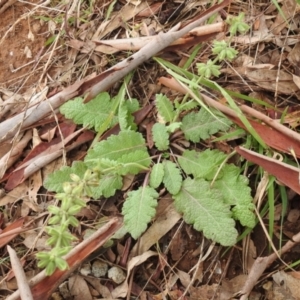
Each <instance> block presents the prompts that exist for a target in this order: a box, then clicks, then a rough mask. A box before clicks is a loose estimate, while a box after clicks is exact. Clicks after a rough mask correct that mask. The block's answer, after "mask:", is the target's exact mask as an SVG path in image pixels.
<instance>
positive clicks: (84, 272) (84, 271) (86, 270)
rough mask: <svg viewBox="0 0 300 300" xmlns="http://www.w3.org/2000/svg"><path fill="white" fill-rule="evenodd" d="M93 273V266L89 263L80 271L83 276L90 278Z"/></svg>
mask: <svg viewBox="0 0 300 300" xmlns="http://www.w3.org/2000/svg"><path fill="white" fill-rule="evenodd" d="M91 273H92V270H91V265H90V264H89V263H87V264H83V265H82V267H81V269H80V274H81V275H83V276H88V275H89V274H91Z"/></svg>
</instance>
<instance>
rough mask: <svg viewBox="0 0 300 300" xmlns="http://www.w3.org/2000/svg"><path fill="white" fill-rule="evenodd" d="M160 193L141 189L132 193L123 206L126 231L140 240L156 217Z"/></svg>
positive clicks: (148, 188)
mask: <svg viewBox="0 0 300 300" xmlns="http://www.w3.org/2000/svg"><path fill="white" fill-rule="evenodd" d="M157 198H158V193H157V192H156V191H155V190H154V189H153V188H151V187H148V186H146V187H140V188H139V189H138V190H136V191H131V192H129V193H128V195H127V199H126V201H125V203H124V205H123V209H122V214H123V215H124V224H125V229H126V230H127V231H128V232H129V233H130V234H131V236H132V237H133V238H134V239H138V238H139V237H140V235H141V234H142V233H143V232H144V231H145V230H146V228H147V225H148V223H149V222H150V221H151V219H152V218H153V217H154V216H155V212H156V210H155V207H156V206H157Z"/></svg>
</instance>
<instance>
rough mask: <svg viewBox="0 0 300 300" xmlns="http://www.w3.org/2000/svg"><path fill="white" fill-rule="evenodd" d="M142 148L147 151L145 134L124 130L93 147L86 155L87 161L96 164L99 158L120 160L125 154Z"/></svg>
mask: <svg viewBox="0 0 300 300" xmlns="http://www.w3.org/2000/svg"><path fill="white" fill-rule="evenodd" d="M137 150H141V151H145V152H147V148H146V142H145V140H144V138H143V136H142V135H141V134H140V133H138V132H135V131H130V130H124V131H121V132H120V133H119V134H118V135H111V136H110V137H109V138H108V139H107V140H104V141H101V142H99V143H97V144H96V145H95V147H94V148H93V149H91V150H90V151H89V152H88V154H87V156H86V157H85V162H86V163H88V164H92V165H94V164H95V162H97V161H98V160H99V159H102V158H108V159H111V160H116V161H117V160H118V159H119V158H120V157H122V156H123V155H124V154H130V153H132V152H134V151H137Z"/></svg>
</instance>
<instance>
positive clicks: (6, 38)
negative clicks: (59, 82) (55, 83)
mask: <svg viewBox="0 0 300 300" xmlns="http://www.w3.org/2000/svg"><path fill="white" fill-rule="evenodd" d="M34 4H35V2H34V1H32V4H24V3H18V4H16V5H13V6H11V7H9V8H8V9H7V10H6V11H5V13H2V15H1V19H0V28H1V33H0V36H1V51H0V63H1V64H0V83H1V86H2V87H5V88H7V89H9V90H11V91H14V92H15V91H16V90H18V89H20V88H21V89H22V90H23V91H24V90H26V89H28V87H32V86H33V85H34V84H36V83H37V82H38V81H39V80H40V75H41V74H42V68H41V66H40V65H39V64H38V62H39V59H40V57H41V55H42V54H43V49H44V45H45V41H46V40H47V36H48V35H49V31H48V26H47V25H46V24H45V25H41V22H40V20H38V19H35V18H34V17H32V16H30V10H32V8H33V7H34Z"/></svg>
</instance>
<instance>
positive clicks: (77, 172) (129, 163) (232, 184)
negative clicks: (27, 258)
mask: <svg viewBox="0 0 300 300" xmlns="http://www.w3.org/2000/svg"><path fill="white" fill-rule="evenodd" d="M220 47H221V44H220V43H215V48H214V49H218V48H219V50H215V51H214V52H215V53H216V55H217V56H219V55H221V57H222V59H225V58H227V59H228V58H233V56H234V55H235V54H236V53H235V50H234V51H233V50H230V49H229V48H227V47H224V45H223V44H222V49H223V50H224V51H225V52H223V50H220ZM222 53H223V54H222ZM224 53H225V54H224ZM201 70H202V71H201ZM203 70H204V71H203ZM217 70H218V68H214V67H213V64H212V63H211V62H210V63H209V64H208V65H206V66H203V65H200V66H199V74H200V77H199V78H198V79H196V81H194V82H189V84H190V85H193V84H194V87H195V88H196V87H198V83H199V82H201V80H202V79H203V77H205V76H207V75H210V76H211V75H215V76H216V75H218V71H217ZM129 79H130V76H128V77H127V78H125V81H124V84H123V86H122V87H121V89H120V91H119V94H118V95H117V96H116V97H114V98H112V99H111V98H110V97H109V95H108V94H107V93H101V94H99V95H98V96H97V97H96V98H95V99H93V100H91V101H90V102H89V103H88V104H83V99H81V98H76V99H74V100H72V101H69V102H68V103H66V104H64V105H63V106H62V107H61V113H63V114H64V115H65V116H66V117H67V118H71V119H73V121H74V122H75V123H77V124H82V125H84V126H85V127H87V128H94V129H95V130H96V131H97V132H98V134H97V137H96V139H95V141H94V143H93V145H92V147H91V148H90V149H89V151H88V153H87V155H86V157H85V158H84V161H77V162H74V163H73V164H72V166H70V167H63V168H62V169H61V170H58V171H56V172H55V173H53V174H51V175H50V176H49V177H48V178H47V180H46V181H45V183H44V185H45V187H46V188H47V189H48V190H52V191H55V192H56V193H57V194H56V199H57V200H58V201H59V203H60V205H59V206H49V212H50V213H51V214H52V216H51V218H50V220H49V223H48V226H47V228H46V232H47V233H48V235H49V236H50V238H49V240H48V244H49V245H50V246H52V250H51V251H50V252H41V253H38V254H37V257H38V259H39V264H38V265H39V266H40V267H43V268H44V267H45V268H46V273H47V274H48V275H49V274H51V273H53V271H54V270H55V268H57V267H58V268H60V269H62V270H63V269H66V268H67V267H68V266H67V263H66V262H65V261H64V260H63V258H62V256H63V255H65V254H66V253H67V252H68V251H69V249H70V247H71V243H72V242H73V240H74V237H73V235H72V234H71V233H70V232H69V226H77V225H78V221H77V219H76V217H75V215H76V214H77V213H78V212H79V211H80V209H81V208H82V207H84V206H85V205H86V201H88V200H89V199H90V198H93V199H99V198H100V197H105V198H107V197H110V196H113V195H114V194H115V192H116V191H117V190H119V189H121V188H122V185H123V177H124V176H126V175H128V174H132V175H137V174H140V176H139V178H142V175H144V179H143V184H141V185H140V187H139V188H137V189H134V190H131V191H129V192H128V193H127V197H126V199H125V202H124V205H123V209H122V214H123V215H124V227H125V229H126V230H127V232H129V233H130V234H131V235H132V237H133V238H135V239H137V238H138V237H139V236H140V235H141V234H142V233H143V232H144V231H145V230H146V228H147V225H148V224H149V222H150V221H151V219H152V218H153V217H154V216H155V207H156V206H157V201H158V198H159V193H158V190H161V189H162V188H165V189H166V190H167V191H168V192H169V193H170V194H171V196H172V198H173V199H174V205H175V207H176V208H177V210H178V211H179V212H181V213H182V215H183V218H184V220H185V221H186V222H187V223H189V224H193V226H194V228H195V229H197V230H201V231H203V233H204V235H205V236H206V237H207V238H210V239H212V240H214V241H216V242H219V243H220V244H222V245H224V246H230V245H234V244H235V243H236V241H237V236H238V232H237V230H236V229H235V221H236V220H237V221H239V222H240V223H241V224H242V225H243V226H247V227H253V226H254V225H255V216H254V213H253V210H254V205H253V204H252V197H251V193H250V192H251V191H250V188H249V187H248V180H247V178H246V177H245V176H243V175H240V169H239V168H238V167H237V166H235V165H233V164H228V163H227V160H228V159H229V156H227V155H226V154H224V153H222V152H220V151H218V150H205V151H202V152H198V151H195V150H186V149H183V148H182V147H181V146H180V145H178V144H176V142H174V141H173V140H172V136H173V133H174V132H176V134H177V136H180V137H181V139H183V140H186V141H191V142H193V143H199V142H200V141H202V140H206V139H208V138H210V137H211V136H212V135H213V134H216V133H217V132H219V131H227V130H228V129H229V128H230V126H231V122H230V121H229V120H228V119H227V118H226V117H225V116H224V115H223V114H221V113H220V112H218V111H216V110H214V109H209V108H207V107H206V106H205V105H204V104H203V103H202V101H201V99H200V100H199V99H196V100H195V99H189V98H188V97H184V99H183V100H182V101H178V100H175V101H174V102H172V101H171V100H170V99H168V98H167V97H166V96H165V95H161V94H160V95H156V108H157V111H158V120H159V122H157V123H155V124H154V125H153V127H152V136H153V141H154V145H155V147H156V149H157V154H156V155H154V156H152V157H151V156H150V154H149V152H150V151H149V150H150V149H148V147H147V143H146V141H145V139H144V137H143V136H142V134H141V133H139V132H136V131H135V130H136V129H137V126H136V124H135V123H134V119H133V116H132V113H133V112H134V111H136V110H137V109H138V102H137V100H135V99H130V100H127V101H125V96H126V93H125V91H126V84H127V83H128V81H129ZM199 104H200V106H202V107H199ZM99 107H101V111H100V112H98V108H99ZM183 114H184V117H182V115H183ZM117 122H119V124H120V128H121V131H120V133H119V134H118V135H111V136H110V137H108V138H107V139H106V140H103V141H100V142H98V137H99V136H100V135H101V134H102V133H103V132H104V131H105V130H107V129H109V128H110V127H112V126H113V125H114V124H116V123H117ZM179 130H181V132H182V135H183V136H184V137H182V135H180V131H179Z"/></svg>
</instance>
